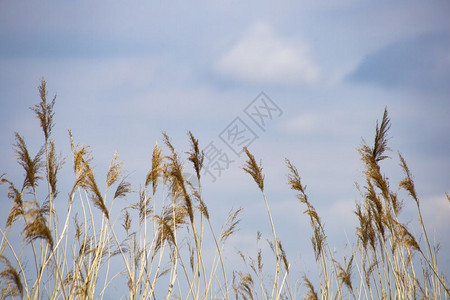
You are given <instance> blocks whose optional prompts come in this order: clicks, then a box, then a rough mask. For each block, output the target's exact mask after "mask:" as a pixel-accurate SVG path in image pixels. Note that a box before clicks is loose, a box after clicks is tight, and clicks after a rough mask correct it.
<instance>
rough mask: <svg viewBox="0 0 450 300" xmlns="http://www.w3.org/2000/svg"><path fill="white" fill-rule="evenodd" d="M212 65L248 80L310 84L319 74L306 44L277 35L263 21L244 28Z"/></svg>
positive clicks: (279, 83)
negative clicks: (239, 35) (240, 35)
mask: <svg viewBox="0 0 450 300" xmlns="http://www.w3.org/2000/svg"><path fill="white" fill-rule="evenodd" d="M215 67H216V70H217V71H219V73H222V74H224V75H226V76H229V77H232V78H234V79H237V80H239V81H243V82H247V83H263V84H275V85H293V84H300V83H303V84H312V83H314V82H316V81H317V79H318V77H319V68H318V67H317V65H316V64H315V63H314V62H313V60H312V59H311V58H310V55H309V49H308V46H307V45H306V44H304V43H301V42H299V41H296V40H291V39H287V38H284V37H281V36H278V35H277V34H276V32H275V31H274V30H273V28H272V27H270V26H269V25H267V24H264V23H256V24H255V25H253V26H252V27H251V28H250V29H249V30H247V31H246V32H245V33H244V34H243V36H242V38H241V39H240V40H239V41H237V43H235V44H234V45H233V46H232V47H231V48H230V49H229V50H228V51H227V52H226V53H225V54H224V55H223V56H222V57H221V58H220V59H219V61H218V62H217V64H216V66H215Z"/></svg>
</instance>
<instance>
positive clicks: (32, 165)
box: [0, 80, 450, 299]
mask: <svg viewBox="0 0 450 300" xmlns="http://www.w3.org/2000/svg"><path fill="white" fill-rule="evenodd" d="M39 95H40V98H41V101H40V102H39V104H37V105H36V106H34V107H33V108H32V111H33V112H34V113H35V114H36V117H37V118H38V119H39V121H40V127H41V129H42V132H43V134H44V135H43V137H44V139H43V145H42V147H41V148H40V149H39V151H38V152H37V153H36V154H35V155H34V156H33V155H32V154H30V152H29V148H28V147H27V145H26V143H25V139H24V138H23V137H22V136H21V135H20V134H19V133H16V135H15V137H16V143H15V144H14V149H15V152H16V156H17V161H18V163H19V165H20V166H21V167H22V168H23V170H24V179H23V182H22V183H21V185H16V184H15V183H13V182H12V181H10V180H8V179H7V178H6V177H5V176H4V175H2V176H1V177H0V183H1V184H2V185H5V186H6V188H7V197H8V198H9V199H10V200H11V209H10V212H9V215H8V217H7V220H6V223H5V226H4V227H2V228H1V230H0V231H1V235H2V239H1V243H0V268H1V269H0V270H1V271H0V295H1V296H0V298H1V299H3V298H7V297H13V298H25V299H97V298H103V297H104V296H105V294H106V293H107V291H108V290H109V289H111V288H112V286H113V285H114V284H115V283H116V282H118V283H121V282H126V283H127V287H128V292H127V293H128V295H127V297H128V298H129V299H161V298H165V299H230V298H236V299H238V298H242V299H296V298H300V297H301V296H302V295H303V297H304V298H305V299H319V298H321V299H343V298H351V299H416V298H424V299H448V298H449V296H450V294H449V289H448V283H447V281H446V278H445V277H444V275H443V274H441V273H440V272H439V269H438V265H437V258H436V252H435V250H434V249H435V248H434V245H432V244H431V242H430V239H429V236H428V233H427V230H426V226H425V224H424V222H423V218H422V213H421V208H420V200H419V197H418V195H417V192H416V188H415V184H414V181H413V179H412V174H411V171H410V170H409V168H408V166H407V163H406V161H405V159H404V158H403V156H402V155H401V154H399V161H400V167H401V169H402V170H403V172H404V173H405V178H404V179H403V180H401V182H400V183H399V188H401V189H403V190H405V191H406V192H407V194H408V195H409V197H410V198H412V200H413V201H412V203H415V206H416V209H417V213H418V221H419V224H420V226H421V230H422V232H421V235H422V236H423V237H424V242H422V243H421V242H420V239H418V238H417V237H416V236H415V235H413V234H412V233H411V232H410V231H409V229H408V227H407V226H406V224H403V223H402V222H401V221H400V219H399V215H400V212H401V209H402V207H403V205H404V203H403V201H401V200H400V199H399V197H398V196H397V194H396V193H395V192H394V191H393V190H392V189H391V188H390V186H391V185H390V182H389V180H388V178H387V177H386V176H385V175H384V174H383V173H382V171H381V166H380V162H381V161H382V160H384V159H386V158H387V157H388V155H387V151H389V150H390V149H389V148H388V145H387V142H388V130H389V128H390V120H389V117H388V113H387V111H386V110H385V112H384V114H383V117H382V120H381V123H380V124H378V123H377V126H376V131H375V139H374V141H373V145H372V146H370V145H368V144H367V143H366V142H363V143H362V145H361V146H360V147H359V149H358V151H359V155H360V157H361V160H362V162H363V164H364V166H365V171H364V178H365V185H364V187H363V188H360V192H361V201H360V202H359V203H357V204H356V208H355V211H354V212H355V215H356V218H357V219H358V222H359V224H358V227H357V228H356V245H355V246H354V248H353V250H352V252H351V253H349V256H348V257H346V258H344V261H343V262H342V263H339V262H338V261H337V260H336V259H335V258H334V257H333V251H332V250H331V247H330V245H329V244H328V241H327V235H326V230H325V227H324V225H323V224H324V223H323V222H322V220H321V218H320V216H319V214H318V212H317V210H316V209H315V207H314V204H313V202H312V201H311V200H310V199H309V197H308V195H307V193H306V186H305V185H304V184H303V183H302V180H301V177H300V175H299V174H300V173H299V171H298V170H297V168H296V167H295V166H294V165H293V164H292V163H291V162H290V161H289V160H288V159H286V167H287V183H288V186H289V187H290V188H291V189H292V190H293V191H294V192H295V193H296V197H297V199H298V200H299V202H300V205H301V206H302V208H303V209H304V214H305V215H306V217H307V218H308V220H309V221H310V225H311V229H312V235H311V242H312V248H313V251H314V254H315V259H316V262H317V265H318V268H319V278H317V279H311V278H308V277H306V276H305V275H301V274H291V270H290V263H289V261H288V259H287V255H286V253H285V250H284V249H283V245H282V243H281V241H280V240H278V238H277V234H276V229H275V223H274V220H273V218H272V214H271V211H270V205H269V199H267V197H266V194H265V188H266V187H265V185H264V173H263V168H262V165H261V163H258V162H257V160H256V159H255V157H254V155H253V154H252V153H251V152H250V151H249V150H248V149H247V148H244V151H245V153H246V155H247V161H246V163H245V165H244V166H243V171H244V172H246V173H248V174H249V175H250V176H251V177H252V178H253V179H254V181H255V183H256V185H257V187H258V188H259V190H260V191H261V196H262V200H263V201H264V205H265V208H266V211H267V216H268V222H269V224H270V227H271V230H272V239H271V240H269V245H270V247H271V248H272V251H273V255H274V256H273V258H272V259H273V262H274V264H273V265H274V269H273V273H272V274H273V275H271V277H267V276H266V275H265V270H263V265H264V259H263V253H262V250H261V249H259V250H258V253H257V256H256V258H253V257H247V256H245V255H244V254H242V253H241V252H239V253H238V255H239V256H240V257H241V258H242V261H243V262H244V264H245V265H246V266H247V267H249V268H247V270H249V271H250V273H249V272H241V271H237V270H230V269H227V268H226V265H225V261H224V257H223V253H224V247H225V244H226V241H227V239H228V238H229V237H230V236H231V235H233V234H234V233H235V232H236V231H237V230H238V225H239V221H240V220H239V215H240V213H241V211H242V208H238V209H236V210H231V211H230V212H229V214H228V218H227V220H225V224H224V225H223V227H222V228H221V230H220V232H218V233H216V231H215V230H214V228H213V225H212V223H211V221H210V214H209V211H208V207H207V204H206V203H205V202H204V200H203V197H202V184H201V182H202V168H203V161H204V154H203V152H202V151H201V150H200V145H199V141H198V140H197V139H196V138H195V137H194V135H193V134H192V133H191V132H189V133H188V138H189V141H190V144H191V149H190V151H189V152H187V153H186V154H187V155H188V157H187V159H188V161H189V162H190V164H192V168H193V170H194V171H195V176H196V180H197V183H196V184H195V185H194V184H193V183H192V182H190V181H189V180H188V179H187V178H185V176H184V173H183V170H184V168H185V165H184V164H183V162H182V159H181V156H180V154H179V153H178V152H177V151H176V149H175V148H174V146H173V144H172V142H171V140H170V138H169V137H168V136H167V135H166V134H165V133H163V141H164V145H165V147H166V148H167V154H164V149H163V148H161V147H160V146H159V145H158V144H156V145H155V147H154V149H153V153H152V159H151V165H150V166H149V171H148V173H147V175H146V177H145V178H144V184H143V185H141V186H140V187H139V188H138V191H134V190H133V187H132V185H131V183H129V182H128V181H127V180H126V176H124V172H123V169H122V167H123V163H122V162H121V161H120V159H119V155H118V154H117V153H115V154H114V156H113V158H112V160H111V163H110V167H109V170H108V172H107V174H106V181H105V182H99V181H98V179H97V177H96V175H95V172H94V170H93V168H92V166H91V165H92V154H91V152H90V150H89V147H87V146H81V145H77V144H76V143H75V141H74V140H75V139H74V137H73V134H72V132H70V131H69V136H70V140H71V149H72V164H73V171H74V181H73V182H74V183H73V186H72V188H71V189H70V191H68V193H66V194H68V198H65V196H61V194H60V193H59V191H58V176H59V170H60V169H61V168H62V166H63V164H64V159H62V158H61V156H58V155H57V154H56V146H55V143H54V141H53V139H52V128H53V126H54V125H53V117H54V111H53V107H54V105H55V100H56V99H55V98H53V99H52V101H51V102H47V88H46V82H45V80H42V81H41V85H40V86H39ZM102 186H103V187H104V191H103V192H102V191H101V187H102ZM62 194H63V195H66V194H65V193H62ZM136 195H137V201H136V202H135V203H131V204H128V205H124V203H125V202H124V201H119V199H122V198H127V199H133V198H135V197H136ZM446 196H447V198H449V201H450V196H449V195H446ZM56 201H59V202H65V203H66V205H65V209H58V210H57V209H56V205H55V203H56ZM116 202H119V203H118V204H117V203H116ZM127 203H129V202H127ZM58 207H61V206H60V205H58ZM117 207H118V208H117ZM17 230H21V231H22V235H23V244H21V245H16V243H14V241H13V236H12V235H14V232H17ZM260 239H261V233H259V232H258V235H257V241H259V240H260ZM207 241H210V243H212V244H213V246H214V247H215V249H214V253H213V255H207V256H205V255H204V253H205V251H206V250H205V246H204V245H205V242H207ZM208 251H211V250H210V249H209V248H208ZM266 259H269V261H270V260H271V259H270V258H267V257H266ZM269 265H271V264H269ZM355 269H356V270H357V274H353V273H354V271H355ZM292 277H294V279H295V280H302V281H303V282H304V290H303V292H301V293H300V294H299V293H298V292H297V291H294V290H293V284H292V282H291V278H292ZM267 278H270V282H269V283H268V281H267ZM315 282H316V283H317V284H318V285H319V286H318V287H315V286H314V283H315Z"/></svg>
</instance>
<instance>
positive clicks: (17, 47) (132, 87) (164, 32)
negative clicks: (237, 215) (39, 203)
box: [0, 0, 450, 276]
mask: <svg viewBox="0 0 450 300" xmlns="http://www.w3.org/2000/svg"><path fill="white" fill-rule="evenodd" d="M449 12H450V2H448V1H433V2H424V1H356V0H348V1H327V2H326V3H325V2H320V1H294V0H286V1H277V2H269V1H231V0H229V1H188V2H186V1H133V2H127V3H126V4H125V3H124V2H122V1H108V2H106V1H95V2H92V1H39V2H18V1H0V41H1V42H0V91H1V94H0V95H1V96H0V101H1V107H2V108H1V110H0V122H1V123H0V136H1V142H0V174H3V173H6V174H7V175H6V176H7V177H8V178H12V179H14V180H16V181H17V182H20V176H21V175H22V171H21V170H20V169H19V166H18V165H17V163H16V162H15V161H14V151H13V148H12V144H13V143H14V132H20V133H21V134H22V135H23V136H24V137H25V138H26V141H27V143H28V144H29V145H30V148H31V149H33V150H34V151H37V149H38V147H39V145H40V143H41V141H42V136H41V133H40V131H39V128H38V126H37V125H38V121H37V120H36V119H35V118H34V116H33V114H32V112H31V111H30V110H29V109H28V108H29V107H32V106H34V105H35V104H36V103H38V102H39V94H38V90H37V87H38V85H39V83H40V79H41V78H42V77H44V78H45V80H46V81H47V87H48V90H49V96H51V97H53V95H57V98H56V105H55V112H56V114H55V124H56V125H55V128H54V130H53V135H54V138H55V141H56V144H57V147H58V148H59V149H60V151H61V153H62V154H63V156H65V157H66V158H67V159H66V161H67V162H66V165H65V168H64V169H63V171H62V174H64V178H65V179H61V188H60V189H61V190H62V192H61V194H64V193H65V194H67V193H68V189H65V190H64V187H65V186H70V183H71V182H72V180H73V175H72V173H71V172H72V169H71V168H72V166H71V160H70V140H69V137H68V133H67V130H68V129H70V130H72V132H73V135H74V138H75V141H76V142H77V143H80V144H83V145H90V147H91V150H92V153H93V155H94V166H95V170H96V173H97V174H98V176H99V177H100V178H104V177H105V174H106V170H107V167H108V166H109V161H110V159H111V158H112V156H113V154H114V152H115V151H118V153H119V155H120V158H121V159H122V160H123V161H124V162H125V169H126V170H127V174H128V178H129V180H131V181H132V182H133V185H134V186H135V188H136V189H138V187H139V184H142V183H143V182H144V180H145V174H146V172H147V171H148V167H149V165H150V159H151V151H152V149H153V147H154V145H155V143H156V142H157V141H158V142H159V144H162V135H161V132H163V131H164V132H166V133H167V134H168V135H169V136H170V137H171V139H172V141H173V143H174V145H175V146H176V148H177V149H178V151H179V152H180V153H183V152H185V151H188V149H189V143H188V139H187V132H188V131H189V130H190V131H192V132H193V134H194V135H195V136H196V137H197V138H198V139H199V140H200V145H201V147H202V149H204V150H205V152H206V153H208V154H209V156H210V158H212V157H213V156H214V155H213V154H215V155H216V156H214V157H215V158H218V159H219V162H221V163H222V168H224V169H223V170H220V174H219V171H218V170H217V168H215V167H214V166H216V167H217V166H218V165H214V164H213V162H212V163H211V169H210V170H211V173H208V174H206V175H205V178H204V182H203V186H204V199H205V202H206V204H207V205H208V207H209V210H210V212H211V215H212V219H213V220H214V221H213V222H214V224H215V226H217V228H220V226H221V224H222V223H223V222H224V221H225V219H226V212H228V211H229V210H230V209H231V208H233V207H234V208H237V207H239V206H242V207H243V209H244V211H243V215H242V218H243V220H242V222H241V230H240V231H239V232H238V233H237V234H236V237H235V238H234V239H233V240H232V241H231V242H230V245H229V249H230V250H229V251H230V256H233V255H234V254H233V253H235V251H237V250H241V251H243V252H246V251H247V249H249V250H248V252H251V251H252V250H251V249H254V247H255V236H256V231H257V230H260V231H261V232H263V234H266V235H267V236H268V237H269V236H270V228H268V222H267V220H266V212H265V208H264V203H263V201H262V199H261V196H260V194H259V193H258V188H257V186H256V184H255V183H254V182H253V180H252V178H250V176H248V174H245V173H244V172H243V170H242V168H241V167H242V165H243V163H244V161H245V158H244V155H243V154H242V153H240V150H239V149H238V146H242V145H248V146H249V149H250V151H251V152H252V153H253V154H254V155H255V157H256V158H257V159H258V160H261V161H262V165H263V168H264V169H263V170H264V173H265V187H266V193H267V197H268V201H269V204H270V207H271V210H272V213H273V217H274V222H275V225H276V228H277V232H278V234H279V238H280V239H281V241H282V242H283V243H284V246H285V248H286V249H287V253H288V258H290V259H291V261H292V264H293V265H295V268H296V269H295V270H296V271H298V272H302V273H306V274H308V272H310V271H311V269H314V268H315V267H314V266H313V265H311V264H310V260H311V258H312V249H311V246H310V239H309V237H310V234H311V231H310V228H309V225H308V222H307V219H306V216H305V215H303V213H302V212H303V209H304V207H301V205H300V203H298V201H297V200H296V198H295V194H294V193H293V192H292V191H290V190H289V187H288V185H287V184H286V182H287V179H286V173H287V169H286V167H285V164H284V159H285V158H289V159H290V160H291V161H292V162H293V164H294V165H296V166H297V168H298V170H299V172H300V175H301V177H302V181H303V183H304V184H306V185H307V192H308V195H309V197H310V200H311V202H312V203H313V205H314V206H315V207H316V209H317V211H318V213H319V214H320V215H321V216H322V219H323V220H324V221H325V229H326V230H327V234H328V237H329V238H330V241H331V242H332V243H333V244H334V245H336V249H337V250H336V251H338V252H339V251H341V252H339V253H343V252H346V251H347V252H348V249H345V248H346V247H347V246H346V244H347V243H349V244H350V245H354V228H355V225H356V216H355V215H354V213H353V210H354V206H355V202H356V201H358V200H360V196H359V193H358V191H357V190H356V188H355V185H354V183H355V182H359V183H361V184H363V183H364V182H363V181H364V180H363V176H362V171H363V164H362V162H361V161H360V159H359V156H358V153H357V150H356V148H357V147H358V146H360V145H361V143H362V140H363V139H364V140H365V141H367V142H368V143H369V144H370V142H371V141H372V140H373V137H374V132H375V125H376V121H377V120H381V117H382V115H383V111H384V109H385V108H387V110H388V112H389V116H390V118H391V121H392V127H391V129H390V131H389V136H390V137H391V138H390V140H389V146H390V148H392V150H393V151H392V152H391V153H390V156H391V159H389V160H386V161H384V162H383V163H382V167H383V170H384V172H385V173H386V175H387V176H388V177H389V178H390V180H391V187H392V188H393V189H394V190H397V184H398V182H399V180H401V179H402V176H403V173H402V171H401V169H400V167H399V165H398V163H399V161H398V156H397V152H398V151H400V152H401V153H402V155H403V156H404V158H405V159H406V161H407V162H408V165H409V167H410V169H411V171H412V173H413V175H414V179H415V183H416V187H417V191H418V194H419V197H420V200H421V205H422V206H421V207H422V209H423V214H424V218H425V222H426V224H427V226H428V230H429V232H430V233H431V235H432V240H434V241H436V243H437V242H440V245H441V251H440V253H439V259H440V263H441V270H442V271H443V272H444V273H445V274H446V275H447V276H449V275H450V239H449V238H448V233H447V232H448V228H449V226H450V218H449V216H450V204H449V203H448V201H447V200H446V198H445V193H446V192H447V193H450V181H449V178H450V177H449V175H450V174H449V170H450V134H449V132H450V121H449V120H450V118H449V113H450V98H449V97H450V84H449V83H450V19H449V18H448V14H449ZM255 109H257V110H255ZM258 109H259V110H258ZM235 130H237V131H235ZM239 130H240V131H239ZM242 130H243V132H244V133H243V135H240V136H237V135H233V134H232V133H233V132H235V133H236V132H238V131H239V132H242ZM33 147H34V148H33ZM216 162H217V160H216ZM224 164H225V165H226V167H224ZM186 172H189V170H187V171H186ZM71 176H72V177H71ZM102 176H103V177H102ZM63 190H64V192H63ZM2 192H3V195H2V196H1V198H0V201H1V203H2V206H5V207H8V208H9V205H10V204H8V201H9V200H8V199H7V197H6V192H5V191H4V190H3V188H2ZM402 195H403V194H402ZM403 196H404V198H406V196H405V195H403ZM405 200H406V201H405V208H404V210H403V213H402V219H403V220H404V221H405V222H408V223H410V224H411V226H412V227H413V229H414V224H415V223H414V220H415V219H416V212H415V211H414V209H413V208H414V207H413V203H411V199H409V198H408V199H405ZM408 201H409V202H408ZM6 213H7V211H6V210H5V211H3V212H1V213H0V216H1V217H2V219H5V216H6ZM415 229H416V230H417V231H418V230H419V228H418V227H416V228H415ZM229 259H230V260H231V261H232V260H233V258H229Z"/></svg>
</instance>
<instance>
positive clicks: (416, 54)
mask: <svg viewBox="0 0 450 300" xmlns="http://www.w3.org/2000/svg"><path fill="white" fill-rule="evenodd" d="M348 79H349V80H350V81H351V82H354V83H369V84H375V85H379V86H381V87H384V88H411V89H416V90H417V89H420V90H435V91H442V90H443V89H444V90H446V89H448V82H450V36H449V35H448V34H428V35H422V36H419V37H416V38H412V39H409V40H405V41H398V42H395V43H392V44H390V45H388V46H387V47H385V48H383V49H381V50H379V51H376V52H375V53H372V54H370V55H369V56H367V58H366V59H364V60H363V61H362V62H361V63H360V64H359V65H358V66H357V68H356V70H354V71H353V72H352V73H351V74H350V75H349V76H348Z"/></svg>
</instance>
